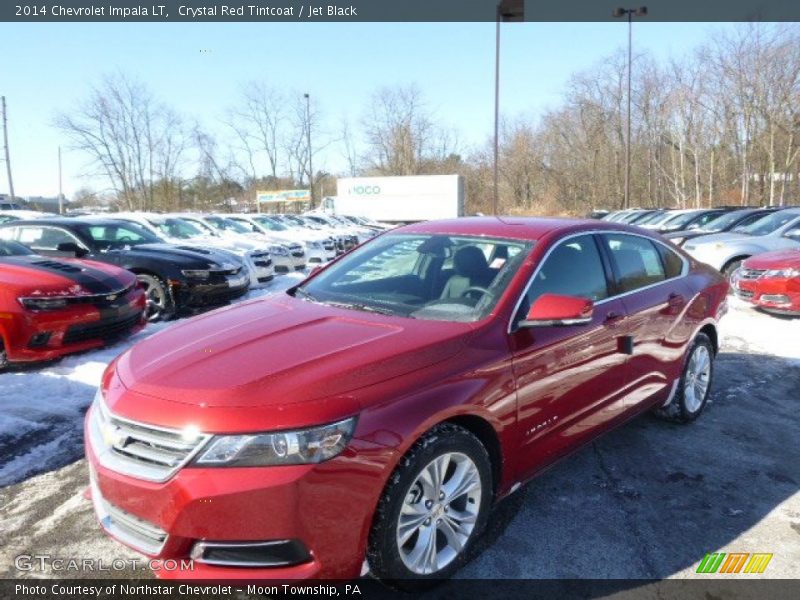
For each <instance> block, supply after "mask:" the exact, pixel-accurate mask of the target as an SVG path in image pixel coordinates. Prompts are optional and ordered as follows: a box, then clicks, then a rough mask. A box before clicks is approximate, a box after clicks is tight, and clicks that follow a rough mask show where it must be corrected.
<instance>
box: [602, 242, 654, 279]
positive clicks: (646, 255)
mask: <svg viewBox="0 0 800 600" xmlns="http://www.w3.org/2000/svg"><path fill="white" fill-rule="evenodd" d="M603 239H604V240H605V242H606V244H607V246H608V249H609V251H610V252H611V256H612V258H613V260H614V263H615V264H616V266H617V271H618V273H619V286H620V288H621V289H620V291H622V292H631V291H633V290H638V289H639V288H643V287H645V286H648V285H652V284H654V283H658V282H659V281H664V280H665V279H666V273H665V272H664V265H663V264H662V263H661V254H660V253H659V251H658V249H657V248H656V244H655V243H654V242H651V241H650V240H648V239H646V238H643V237H638V236H633V235H625V234H606V235H604V236H603Z"/></svg>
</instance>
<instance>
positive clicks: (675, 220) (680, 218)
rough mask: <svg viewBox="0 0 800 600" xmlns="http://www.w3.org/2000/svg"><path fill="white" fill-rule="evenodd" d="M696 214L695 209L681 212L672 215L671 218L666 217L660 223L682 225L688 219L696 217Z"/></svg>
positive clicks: (668, 225) (673, 225)
mask: <svg viewBox="0 0 800 600" xmlns="http://www.w3.org/2000/svg"><path fill="white" fill-rule="evenodd" d="M697 214H698V213H697V212H696V211H692V212H688V213H681V214H679V215H674V216H673V217H672V218H671V219H667V220H666V221H664V222H663V223H662V224H663V225H664V226H665V227H683V226H684V225H686V224H687V223H688V222H689V221H691V220H692V219H694V218H695V217H697Z"/></svg>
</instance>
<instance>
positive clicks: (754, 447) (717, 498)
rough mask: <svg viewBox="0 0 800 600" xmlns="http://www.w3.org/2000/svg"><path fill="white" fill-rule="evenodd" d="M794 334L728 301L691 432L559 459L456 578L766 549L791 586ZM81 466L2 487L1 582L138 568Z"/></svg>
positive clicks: (629, 430) (772, 571) (616, 441)
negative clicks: (114, 534)
mask: <svg viewBox="0 0 800 600" xmlns="http://www.w3.org/2000/svg"><path fill="white" fill-rule="evenodd" d="M799 331H800V320H794V321H788V320H780V319H775V318H773V317H769V316H767V315H763V314H760V313H756V312H755V311H753V310H752V309H750V308H749V307H746V306H744V305H743V304H741V303H738V302H736V301H734V303H733V309H732V311H731V314H730V315H729V316H726V317H725V319H724V321H723V333H724V334H725V335H726V338H725V341H724V344H723V349H722V352H721V354H720V356H719V358H718V361H717V363H716V373H715V380H714V384H713V392H712V396H711V400H710V405H709V406H708V408H707V410H706V412H705V413H704V415H703V416H702V417H701V418H700V419H699V420H698V421H697V422H695V423H693V424H691V425H688V426H681V425H673V424H665V423H663V422H660V421H657V420H655V419H654V418H651V417H649V416H644V417H642V418H639V419H637V420H635V421H633V422H631V423H629V424H627V425H626V426H624V427H622V428H620V429H618V430H617V431H615V432H612V433H611V434H609V435H607V436H605V437H604V438H602V439H600V440H598V441H597V442H595V443H593V444H591V445H590V446H588V447H585V448H583V449H581V450H580V451H578V452H577V453H576V454H574V455H572V456H571V457H569V458H567V459H565V460H563V461H562V462H560V463H559V464H557V465H556V466H554V467H553V468H552V469H550V470H549V471H548V472H547V473H545V474H543V475H542V476H540V477H539V478H537V479H536V480H534V481H533V482H531V483H530V484H529V485H528V486H526V487H525V488H523V489H522V490H520V491H519V492H517V494H515V495H514V496H512V497H511V498H510V499H509V500H507V501H506V502H505V503H504V504H502V505H501V506H499V507H498V508H497V509H496V510H495V512H494V514H493V516H492V519H491V521H490V527H489V531H488V533H487V535H486V537H485V539H484V540H483V541H482V542H481V548H480V550H482V552H480V553H477V552H476V554H477V556H475V557H474V559H473V560H472V561H471V562H470V563H469V564H468V565H467V566H466V567H465V568H464V569H462V570H461V572H460V573H459V574H458V576H459V577H465V578H535V579H539V578H542V579H558V578H589V579H607V578H614V579H617V578H619V579H628V578H633V579H637V578H643V579H650V578H666V577H672V578H691V577H697V576H698V575H697V574H696V573H695V571H696V568H697V565H698V563H699V562H700V560H701V559H702V558H703V557H704V555H705V554H706V553H707V552H717V551H720V552H751V553H755V552H766V553H772V554H773V555H774V557H773V559H772V561H771V562H770V564H769V566H768V568H767V569H766V571H765V572H764V573H763V574H762V575H759V576H758V577H770V578H798V577H800V490H799V488H800V444H798V443H797V440H798V439H800V417H798V405H800V358H799V357H797V355H796V352H800V350H797V348H796V346H795V344H797V342H796V340H798V339H800V335H798V332H799ZM776 335H777V336H781V339H779V340H775V336H776ZM784 338H785V339H784ZM771 340H772V341H773V342H774V343H771ZM793 340H794V341H793ZM71 447H72V451H73V452H75V448H74V444H73V446H71ZM62 451H63V452H67V453H68V451H67V450H65V449H64V448H63V447H62ZM77 456H79V451H78V452H77V454H76V455H75V456H70V457H67V458H63V457H62V458H61V460H60V457H59V456H49V457H47V458H43V459H42V461H43V462H42V465H43V466H42V468H41V469H40V470H43V471H46V472H43V473H42V474H39V475H35V476H32V477H25V478H23V479H22V480H21V481H19V482H18V483H13V484H11V485H8V486H6V487H4V488H2V489H0V576H2V577H43V576H45V577H46V576H49V575H53V573H52V572H51V571H48V570H45V571H40V570H38V569H35V570H25V569H22V570H21V569H20V568H18V566H19V565H18V564H17V565H15V559H16V557H18V556H19V555H21V554H49V555H53V556H58V557H63V558H84V557H102V558H103V559H104V560H105V561H111V560H112V559H114V558H126V559H132V558H137V559H140V560H141V557H140V556H139V555H137V554H136V553H134V552H132V551H129V550H127V549H126V548H124V547H122V546H121V545H119V544H117V543H115V542H112V541H110V540H109V539H107V538H106V537H105V536H104V535H103V534H102V533H101V532H100V530H99V528H98V527H97V525H96V523H95V521H94V517H93V515H92V510H91V505H90V502H89V501H88V500H86V499H85V498H84V495H83V494H84V490H85V489H86V486H87V471H86V464H85V461H84V460H82V459H79V460H75V458H76V457H77ZM48 461H52V464H55V465H58V466H59V468H54V469H52V470H50V469H48V468H47V466H46V465H47V464H49V463H48ZM60 462H67V463H69V464H67V465H66V466H61V464H60ZM59 575H60V576H66V577H91V576H93V575H96V574H94V573H89V572H85V571H72V572H64V573H60V574H59ZM101 575H104V576H116V577H149V576H150V573H149V572H148V571H147V570H146V569H140V570H136V571H133V570H130V569H127V570H123V571H116V572H113V573H108V574H101ZM702 577H709V575H702ZM727 577H730V575H728V576H727ZM736 577H750V578H752V577H753V575H745V574H740V575H737V576H736Z"/></svg>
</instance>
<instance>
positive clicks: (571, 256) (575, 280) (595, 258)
mask: <svg viewBox="0 0 800 600" xmlns="http://www.w3.org/2000/svg"><path fill="white" fill-rule="evenodd" d="M546 293H548V294H560V295H563V296H578V297H580V298H588V299H589V300H592V301H595V302H596V301H597V300H602V299H603V298H607V297H608V285H607V282H606V275H605V271H604V270H603V262H602V260H601V259H600V252H599V250H598V249H597V244H596V243H595V241H594V236H592V235H582V236H578V237H574V238H570V239H568V240H565V241H564V242H561V243H560V244H559V245H558V246H557V247H556V248H555V249H554V250H553V251H552V252H551V253H550V255H549V256H548V257H547V258H546V259H545V261H544V264H543V265H542V267H541V268H540V269H539V271H538V272H537V273H536V277H535V279H534V281H533V283H532V284H531V287H530V289H529V290H528V303H527V306H530V305H531V304H532V303H533V301H534V300H536V299H537V298H538V297H539V296H541V295H542V294H546Z"/></svg>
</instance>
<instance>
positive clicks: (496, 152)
mask: <svg viewBox="0 0 800 600" xmlns="http://www.w3.org/2000/svg"><path fill="white" fill-rule="evenodd" d="M500 16H501V14H500V4H498V5H497V26H496V27H497V28H496V32H495V42H494V44H495V46H494V166H493V169H494V173H493V184H492V185H493V187H492V189H493V194H492V214H493V215H497V204H498V200H497V195H498V190H497V187H498V174H499V173H498V160H499V154H500Z"/></svg>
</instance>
